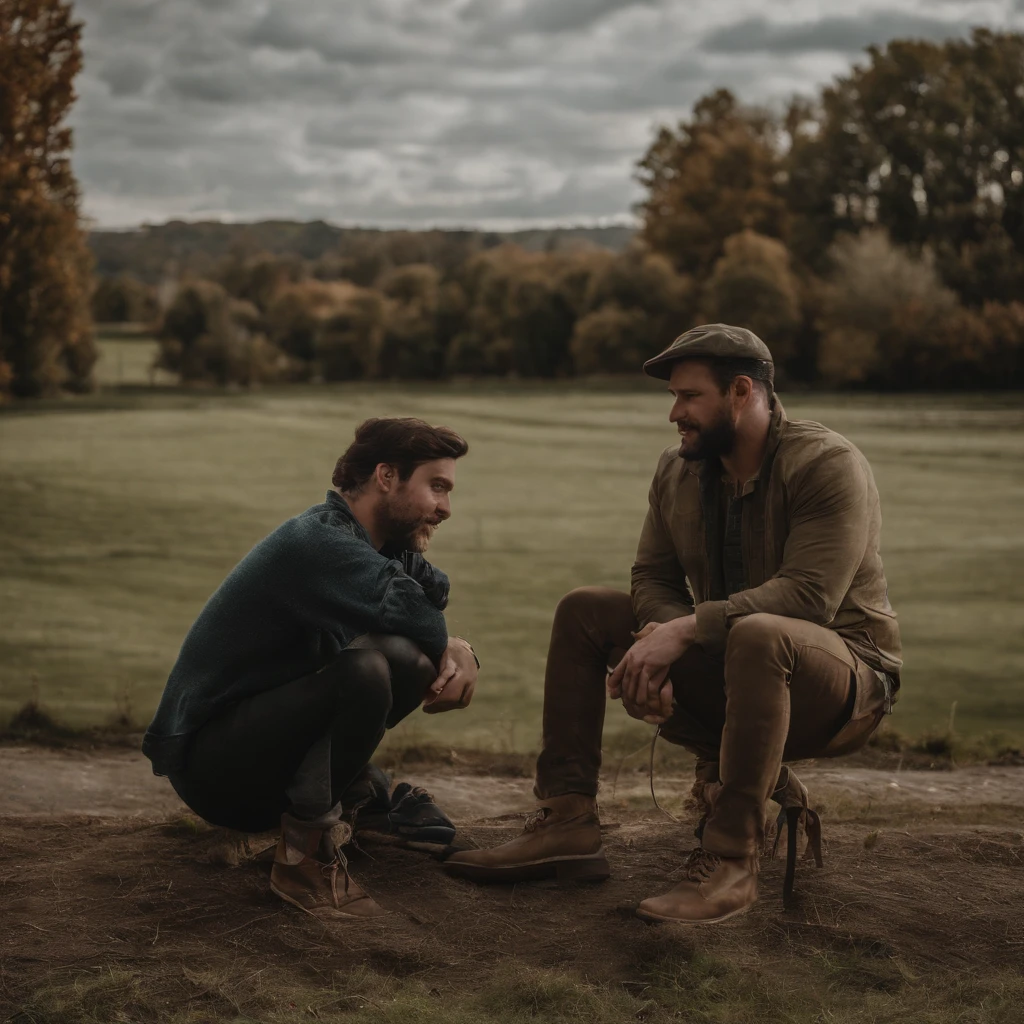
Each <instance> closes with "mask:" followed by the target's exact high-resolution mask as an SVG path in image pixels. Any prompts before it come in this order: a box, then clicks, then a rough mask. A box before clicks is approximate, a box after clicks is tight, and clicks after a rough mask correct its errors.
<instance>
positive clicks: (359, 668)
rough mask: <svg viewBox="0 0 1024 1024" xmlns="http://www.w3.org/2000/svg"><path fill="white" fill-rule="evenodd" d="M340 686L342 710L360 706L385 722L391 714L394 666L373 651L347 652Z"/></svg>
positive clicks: (338, 694) (338, 689)
mask: <svg viewBox="0 0 1024 1024" xmlns="http://www.w3.org/2000/svg"><path fill="white" fill-rule="evenodd" d="M340 682H341V685H339V686H338V688H337V691H336V693H337V698H338V708H339V710H343V709H351V707H352V704H353V702H356V701H357V702H358V703H359V704H360V705H361V706H362V707H363V708H364V709H365V710H367V711H370V712H372V713H373V714H374V715H375V716H377V715H379V716H380V717H381V718H382V719H383V718H386V717H387V715H388V713H389V712H390V711H391V703H392V695H391V666H390V665H389V664H388V660H387V658H386V657H385V656H384V655H383V654H382V653H381V652H380V651H374V650H352V651H348V652H346V658H345V666H344V670H343V678H342V680H341V681H340Z"/></svg>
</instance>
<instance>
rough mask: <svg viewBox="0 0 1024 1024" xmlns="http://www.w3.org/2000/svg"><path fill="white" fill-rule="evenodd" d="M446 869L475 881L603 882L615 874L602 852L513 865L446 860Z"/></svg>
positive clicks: (449, 872)
mask: <svg viewBox="0 0 1024 1024" xmlns="http://www.w3.org/2000/svg"><path fill="white" fill-rule="evenodd" d="M444 869H445V871H447V872H448V874H450V875H459V876H461V877H462V878H468V879H469V880H470V881H472V882H534V881H538V880H540V879H544V878H555V879H557V880H558V881H559V882H603V881H604V880H605V879H606V878H609V877H610V876H611V873H612V872H611V868H609V867H608V861H607V860H605V858H604V857H603V856H602V855H600V854H598V855H596V856H595V855H593V854H587V855H585V856H582V857H550V858H547V859H545V860H534V861H530V862H529V863H527V864H515V865H509V866H502V865H495V866H490V865H483V864H464V863H460V862H459V861H455V862H454V863H453V862H452V861H450V860H448V861H445V864H444Z"/></svg>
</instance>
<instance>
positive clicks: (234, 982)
mask: <svg viewBox="0 0 1024 1024" xmlns="http://www.w3.org/2000/svg"><path fill="white" fill-rule="evenodd" d="M815 960H816V958H815V957H814V956H813V955H811V956H810V957H808V958H807V959H805V960H802V961H800V960H784V959H780V960H779V962H777V963H775V964H772V965H766V964H761V965H759V966H756V967H752V966H749V965H748V966H745V967H742V968H741V967H739V966H737V965H735V964H731V963H729V962H727V961H725V960H723V959H720V958H717V957H714V956H709V955H706V954H703V953H696V954H691V955H690V956H689V957H686V956H684V957H682V958H664V959H660V960H656V961H654V962H653V963H651V964H649V965H647V966H646V968H645V969H644V970H643V972H642V975H641V978H639V979H638V980H637V981H636V982H627V983H623V982H605V983H594V982H590V981H587V980H585V979H583V978H581V977H579V976H578V975H577V974H575V973H574V972H573V971H571V970H566V969H563V968H549V969H544V968H536V967H527V966H525V965H521V964H511V965H508V966H506V967H504V968H502V969H500V970H498V971H496V972H495V973H494V975H493V976H492V977H491V978H490V979H488V980H486V981H483V982H482V983H481V984H480V985H478V986H475V985H464V986H458V985H452V984H450V983H440V984H432V983H431V982H430V981H429V980H424V979H422V978H398V977H396V976H395V975H389V974H384V973H381V972H378V971H374V970H372V969H370V968H366V967H358V968H355V969H353V970H351V971H347V972H346V971H336V972H334V973H333V974H331V975H330V976H328V977H324V978H321V979H318V980H317V981H316V982H310V981H308V980H307V981H305V982H303V981H301V980H300V979H296V978H293V977H289V976H287V975H283V974H281V972H275V971H274V970H273V969H272V968H268V969H266V970H264V971H260V972H258V974H257V975H256V976H252V975H249V976H246V977H243V978H234V977H231V976H230V975H225V974H217V973H215V972H211V971H202V970H190V969H188V968H183V969H182V970H181V971H180V973H179V976H178V977H177V978H175V979H170V978H164V979H161V981H160V982H159V983H158V984H157V985H155V986H154V985H153V984H152V983H151V982H149V981H147V979H146V978H145V977H144V976H143V975H142V974H141V973H139V972H137V971H127V970H123V969H113V968H112V969H105V970H102V971H97V972H95V973H82V974H79V975H77V976H75V977H73V978H70V979H65V980H62V981H58V982H55V983H52V984H49V985H47V986H45V987H44V988H41V989H39V990H38V991H37V992H35V993H34V994H33V995H32V996H31V997H30V998H29V999H28V1000H27V1001H25V1002H24V1003H23V1005H22V1006H21V1007H20V1008H18V1009H16V1010H15V1012H14V1013H13V1014H12V1015H11V1016H10V1017H9V1018H8V1020H9V1021H10V1022H11V1024H115V1022H116V1024H136V1022H139V1024H142V1022H150V1021H157V1020H159V1021H165V1022H167V1024H201V1022H202V1024H243V1022H254V1024H255V1022H265V1024H300V1022H302V1024H306V1022H309V1021H311V1020H312V1021H322V1022H332V1024H536V1022H545V1024H622V1022H625V1021H647V1022H650V1024H661V1022H664V1024H669V1022H671V1021H687V1022H690V1024H763V1022H765V1021H786V1022H787V1024H821V1022H824V1021H827V1022H829V1024H863V1022H866V1021H876V1022H882V1021H885V1022H889V1021H899V1022H900V1024H1016V1022H1017V1021H1019V1019H1020V1018H1019V1007H1020V1005H1021V1000H1022V999H1024V979H1022V978H1021V977H1020V976H1019V975H1018V974H1016V973H1013V972H1010V971H1001V972H1000V971H993V972H990V973H988V974H983V975H980V976H979V975H970V976H966V977H964V976H959V975H955V974H951V973H947V972H944V973H942V974H939V975H932V976H916V977H915V976H911V975H910V974H909V972H908V971H907V970H906V969H905V968H903V967H902V966H898V965H897V966H893V965H892V964H891V963H889V962H885V961H883V962H881V963H872V962H871V958H869V957H866V956H865V955H864V954H846V955H844V956H843V957H840V958H837V957H836V956H834V955H832V954H829V955H827V956H826V955H825V954H822V955H821V956H820V957H819V958H817V964H815ZM815 968H816V969H815Z"/></svg>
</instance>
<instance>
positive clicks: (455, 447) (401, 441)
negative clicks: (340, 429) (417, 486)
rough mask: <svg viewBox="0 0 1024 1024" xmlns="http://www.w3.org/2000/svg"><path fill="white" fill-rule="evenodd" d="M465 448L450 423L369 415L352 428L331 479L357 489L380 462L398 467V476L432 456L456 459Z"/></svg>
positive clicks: (407, 474) (404, 477) (405, 475)
mask: <svg viewBox="0 0 1024 1024" xmlns="http://www.w3.org/2000/svg"><path fill="white" fill-rule="evenodd" d="M468 451H469V445H468V444H467V443H466V441H465V439H464V438H462V437H461V436H460V435H459V434H456V433H455V431H454V430H452V429H451V427H432V426H431V425H430V424H429V423H426V422H424V421H423V420H418V419H415V418H413V417H411V416H405V417H398V418H393V419H376V418H375V419H371V420H366V421H364V422H363V423H360V424H359V426H358V427H357V428H356V439H355V440H354V441H353V442H352V443H351V444H350V445H349V446H348V449H347V450H346V452H345V454H344V455H342V457H341V458H340V459H338V462H337V465H335V467H334V476H332V477H331V482H332V483H333V484H334V486H335V487H338V488H340V489H341V490H343V491H358V490H359V488H360V487H362V486H363V484H365V483H366V481H367V480H369V479H370V477H371V476H373V471H374V470H375V469H376V468H377V466H378V465H380V464H381V463H382V462H383V463H385V464H386V465H389V466H395V467H396V468H397V469H398V477H399V479H400V480H408V479H409V477H411V476H412V474H413V470H415V468H416V467H417V466H419V465H422V464H423V463H424V462H432V461H433V460H434V459H459V458H462V456H463V455H465V454H466V452H468Z"/></svg>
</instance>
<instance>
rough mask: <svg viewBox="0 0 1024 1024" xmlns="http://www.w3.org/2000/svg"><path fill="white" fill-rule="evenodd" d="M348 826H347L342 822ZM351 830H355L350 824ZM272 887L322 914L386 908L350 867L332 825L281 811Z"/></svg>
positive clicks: (364, 914)
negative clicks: (365, 889)
mask: <svg viewBox="0 0 1024 1024" xmlns="http://www.w3.org/2000/svg"><path fill="white" fill-rule="evenodd" d="M341 827H343V828H345V829H348V826H347V825H346V826H341ZM347 835H348V836H350V835H351V830H350V829H348V833H347ZM270 888H271V891H272V892H275V893H276V894H277V895H278V896H280V897H281V899H283V900H287V901H288V902H289V903H291V904H294V905H295V906H296V907H298V908H299V909H300V910H305V911H306V913H307V914H312V915H313V916H314V917H318V918H320V919H321V920H341V919H345V920H352V919H354V918H369V917H378V916H380V915H381V914H383V913H384V912H385V911H384V910H383V908H382V907H380V906H379V905H378V904H376V903H374V901H373V900H372V899H371V898H370V897H369V896H367V895H366V893H365V892H363V890H362V889H360V888H359V886H358V885H357V884H356V881H355V879H353V878H352V876H351V875H350V874H349V873H348V863H347V861H346V860H345V856H344V854H343V853H342V852H341V849H340V847H339V846H335V845H334V844H333V843H332V841H331V830H330V829H329V828H323V827H322V826H319V825H310V824H308V823H306V822H303V821H299V820H298V819H296V818H293V817H292V816H291V815H290V814H282V815H281V839H280V841H279V842H278V844H277V849H276V850H275V851H274V866H273V868H271V871H270Z"/></svg>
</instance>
